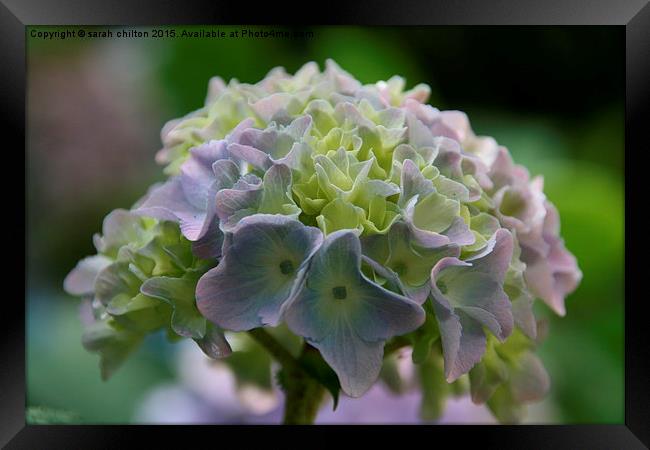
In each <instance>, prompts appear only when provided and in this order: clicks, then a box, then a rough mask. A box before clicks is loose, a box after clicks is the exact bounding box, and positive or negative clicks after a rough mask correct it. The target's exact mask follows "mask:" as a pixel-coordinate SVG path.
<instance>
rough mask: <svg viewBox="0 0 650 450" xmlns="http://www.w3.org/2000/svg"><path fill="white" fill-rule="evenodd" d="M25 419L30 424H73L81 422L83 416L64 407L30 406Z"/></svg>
mask: <svg viewBox="0 0 650 450" xmlns="http://www.w3.org/2000/svg"><path fill="white" fill-rule="evenodd" d="M25 421H26V422H27V424H29V425H51V424H63V425H73V424H79V423H81V417H80V416H79V415H78V414H76V413H73V412H70V411H65V410H62V409H54V408H48V407H44V406H30V407H28V408H27V409H26V410H25Z"/></svg>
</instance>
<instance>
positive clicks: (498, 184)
mask: <svg viewBox="0 0 650 450" xmlns="http://www.w3.org/2000/svg"><path fill="white" fill-rule="evenodd" d="M489 176H490V179H491V180H492V182H493V184H494V188H495V189H501V188H502V187H503V186H517V185H522V184H525V183H527V182H528V179H529V178H530V175H529V174H528V171H527V170H526V168H525V167H523V166H520V165H516V164H515V163H514V162H513V161H512V157H511V156H510V153H509V152H508V150H507V149H506V148H505V147H500V148H499V150H498V152H497V155H496V158H495V159H494V162H493V163H492V166H490V172H489Z"/></svg>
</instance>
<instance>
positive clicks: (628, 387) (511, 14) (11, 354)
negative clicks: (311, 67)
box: [0, 0, 650, 450]
mask: <svg viewBox="0 0 650 450" xmlns="http://www.w3.org/2000/svg"><path fill="white" fill-rule="evenodd" d="M4 3H9V4H10V6H5V4H4ZM188 3H194V5H192V6H193V8H192V7H190V5H188ZM436 3H437V4H435V5H434V4H432V3H425V2H424V1H418V0H402V1H400V2H394V1H392V2H391V1H388V0H378V1H377V2H376V3H373V4H372V5H370V4H366V6H365V7H361V6H360V5H355V6H352V5H351V4H345V5H341V6H340V7H338V8H333V7H330V8H329V9H330V10H331V11H332V12H329V13H328V12H326V13H325V16H324V17H321V20H324V22H325V23H329V24H335V23H344V22H352V23H357V24H358V23H363V24H368V25H379V24H380V25H387V24H396V25H397V24H399V25H407V24H417V25H427V24H429V25H443V24H447V25H452V24H453V25H496V24H500V25H506V24H517V25H535V24H537V25H556V24H562V25H617V26H621V27H622V26H624V27H625V36H626V53H625V64H626V119H625V121H626V131H625V139H626V153H628V154H635V155H640V154H641V153H642V152H643V151H647V149H648V148H650V142H649V139H648V136H649V134H648V133H647V131H646V130H647V125H646V122H645V121H644V120H643V119H646V118H647V117H648V114H647V113H648V111H649V109H650V83H648V80H650V5H649V4H648V0H634V1H630V2H625V4H622V2H614V1H596V0H552V1H548V2H535V1H523V0H519V1H517V0H513V1H507V2H498V3H493V4H488V3H487V2H484V3H481V1H480V0H462V1H458V2H453V3H452V2H444V1H440V2H436ZM125 5H127V4H126V3H124V4H118V2H115V1H103V2H96V4H95V2H90V1H88V2H76V1H74V0H62V1H59V2H56V3H55V2H50V3H48V2H45V1H38V0H33V1H25V2H22V3H21V2H19V1H18V0H9V1H7V0H3V4H0V42H2V44H3V46H2V50H1V52H2V54H3V58H2V62H3V65H4V66H5V67H8V68H9V70H6V69H3V70H2V71H0V90H1V91H2V93H3V95H2V103H1V104H2V106H1V109H0V110H1V111H2V118H3V119H4V120H3V123H4V124H6V126H7V129H8V130H10V133H11V134H13V135H14V136H13V137H15V139H16V148H20V147H19V146H23V145H24V143H25V126H26V124H25V87H26V84H25V83H26V82H25V75H26V71H25V36H26V32H25V27H26V26H28V25H35V24H39V25H46V24H47V25H63V24H65V25H71V24H134V25H135V24H170V23H175V22H176V23H188V24H190V23H193V24H200V23H206V22H223V23H228V22H230V23H233V22H237V21H238V18H240V17H245V18H246V19H245V20H246V21H247V22H249V23H262V22H267V23H268V22H272V23H273V22H276V23H277V22H282V21H283V20H282V19H283V17H282V16H281V14H280V15H278V13H277V12H271V13H270V14H267V12H268V11H262V10H260V11H257V13H256V14H257V17H251V15H250V11H248V10H246V8H248V9H250V7H248V6H247V5H241V7H239V9H240V11H236V9H237V8H233V5H232V3H231V4H229V5H227V6H226V5H223V4H216V2H208V1H202V0H198V1H195V2H182V3H181V2H178V3H176V4H172V3H171V2H160V3H159V4H155V5H154V1H152V0H147V1H144V2H140V3H138V4H137V5H134V4H130V5H129V6H127V7H124V6H125ZM238 12H239V13H244V14H240V15H237V14H236V13H238ZM274 14H275V16H274ZM276 16H277V17H276ZM240 20H241V19H240ZM294 20H295V19H294ZM610 63H611V64H616V63H617V62H614V61H603V64H610ZM644 113H646V114H644ZM23 161H24V160H23ZM639 166H640V164H637V165H636V167H635V165H634V164H626V165H625V170H626V174H625V179H626V196H633V195H634V194H635V192H636V190H637V189H638V188H639V186H638V185H639V184H640V181H639V180H640V178H639V177H637V176H636V175H639V174H637V173H635V172H636V171H638V170H639ZM13 189H15V188H13ZM16 197H17V196H16ZM23 207H24V206H23ZM18 208H20V206H19V205H16V209H18ZM637 211H638V209H637ZM625 214H626V220H625V223H626V229H625V232H626V246H625V252H626V262H627V261H630V260H631V259H632V258H634V257H635V256H636V255H635V250H634V249H633V248H632V246H631V245H630V244H629V243H630V242H632V236H633V235H638V234H639V232H638V227H639V226H638V225H637V224H636V223H635V220H634V219H637V220H639V218H638V215H639V213H638V212H637V217H633V212H632V208H629V207H628V208H626V209H625ZM27 245H28V243H27V242H26V246H27ZM25 250H26V248H25ZM632 266H634V265H630V266H628V267H632ZM627 273H628V276H627V279H626V288H625V298H626V305H625V341H626V352H625V424H624V425H622V424H621V425H566V426H520V427H499V428H495V427H475V428H474V429H473V430H472V431H471V432H470V433H462V432H461V433H458V431H460V430H458V429H457V427H440V428H436V430H435V434H436V440H437V439H438V437H439V436H441V435H446V436H445V437H450V438H452V437H453V439H454V441H455V442H460V441H465V440H467V439H470V440H472V441H476V442H477V443H480V444H481V445H486V444H487V448H492V446H493V445H494V446H497V443H498V448H522V447H529V448H549V449H550V448H552V449H554V450H556V449H563V448H594V449H596V448H603V449H611V448H625V449H628V448H644V447H645V448H647V447H648V446H650V426H648V423H649V421H648V418H649V417H650V389H649V388H648V380H650V358H649V353H648V348H650V339H649V338H648V326H647V323H646V321H647V319H646V316H644V315H643V314H642V313H643V311H642V310H641V309H642V308H643V303H644V300H645V299H644V297H645V296H644V295H643V293H641V294H639V292H642V291H640V283H639V281H638V279H637V277H635V276H633V275H635V274H631V272H627ZM26 288H27V274H25V289H26ZM635 294H636V295H635ZM20 295H21V294H20V293H16V295H15V296H12V297H11V298H7V300H10V299H17V298H20ZM22 295H24V293H23V294H22ZM633 296H635V297H636V298H635V299H634V301H632V300H631V299H632V298H633ZM7 303H10V302H8V301H7ZM14 303H15V307H16V308H17V311H15V314H10V313H8V312H5V310H4V309H3V318H6V319H5V320H3V329H4V331H5V333H4V335H3V338H2V339H1V340H0V346H1V348H2V365H1V366H0V445H3V446H5V445H7V448H43V444H44V443H47V448H95V447H96V446H97V445H96V444H97V443H101V445H100V446H101V447H105V446H106V445H107V443H108V442H110V443H111V446H120V445H124V444H128V443H129V442H132V436H133V434H140V433H144V432H146V431H151V430H149V429H148V428H149V427H134V426H128V427H107V426H62V425H61V426H35V425H26V424H25V386H26V383H25V374H26V373H25V361H24V356H25V316H24V314H25V311H24V305H22V304H20V302H14ZM3 308H4V307H3ZM587 376H588V375H586V377H587ZM597 394H598V393H594V395H597ZM170 428H175V427H156V431H157V436H158V438H159V439H160V438H162V439H167V438H173V437H174V436H173V435H180V434H184V433H181V431H183V430H178V428H175V429H176V431H173V432H170V431H169V429H170ZM188 428H192V429H193V430H196V431H198V430H199V429H200V430H201V432H202V433H211V430H212V431H213V430H214V428H212V427H188ZM235 428H237V427H235ZM281 428H285V429H286V427H258V428H257V429H256V431H259V432H260V433H261V434H269V435H276V434H277V433H280V432H282V431H278V429H281ZM328 429H329V430H332V428H328ZM349 429H350V428H348V430H349ZM390 429H391V427H379V429H378V431H374V430H373V434H374V435H375V436H377V437H379V438H380V439H383V438H384V437H385V436H386V435H387V434H389V433H392V432H391V431H388V430H390ZM338 430H339V429H338V428H337V431H338ZM430 430H431V429H430V428H429V427H411V428H410V429H409V431H408V432H409V433H412V432H415V433H418V434H422V435H423V436H422V437H424V433H430V432H431V431H430ZM226 431H227V430H226ZM242 431H243V430H236V431H235V432H237V433H240V432H242ZM309 431H310V432H316V433H318V434H320V435H321V436H320V438H322V439H325V440H333V439H336V436H337V435H338V434H339V433H338V432H336V433H330V432H329V431H327V432H323V428H321V427H312V428H310V429H309ZM304 432H307V429H305V428H300V429H294V430H291V433H292V436H294V437H295V438H297V439H301V438H302V433H304ZM193 433H194V431H193ZM222 433H224V430H223V427H222V428H220V429H219V431H218V434H219V435H222ZM452 434H453V436H452ZM299 435H300V436H299ZM147 438H149V436H147ZM268 438H271V437H270V436H268ZM402 439H403V438H402ZM70 442H74V444H73V445H70ZM185 442H187V441H185ZM267 442H270V441H267ZM82 443H83V444H82ZM93 443H95V445H93Z"/></svg>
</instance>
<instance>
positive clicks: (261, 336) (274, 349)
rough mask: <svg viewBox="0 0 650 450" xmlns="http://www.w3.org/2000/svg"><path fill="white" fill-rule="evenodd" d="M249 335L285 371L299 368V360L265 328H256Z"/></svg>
mask: <svg viewBox="0 0 650 450" xmlns="http://www.w3.org/2000/svg"><path fill="white" fill-rule="evenodd" d="M248 334H249V335H250V336H251V337H252V338H253V339H255V341H256V342H257V343H258V344H260V345H261V346H262V347H264V349H265V350H266V351H267V352H269V354H270V355H271V356H272V357H273V358H274V359H275V360H276V361H277V362H279V363H280V364H281V365H282V367H284V368H285V369H288V368H289V367H294V366H299V364H298V360H297V359H296V358H294V357H293V355H292V354H291V353H289V351H288V350H287V349H285V348H284V347H283V346H282V345H281V344H280V343H279V342H278V341H277V340H276V339H275V338H274V337H273V336H271V335H270V334H269V333H268V332H267V331H266V330H264V329H263V328H254V329H252V330H250V331H249V332H248Z"/></svg>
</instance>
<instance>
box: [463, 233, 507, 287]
mask: <svg viewBox="0 0 650 450" xmlns="http://www.w3.org/2000/svg"><path fill="white" fill-rule="evenodd" d="M490 241H492V242H494V244H492V245H490V247H492V251H491V252H490V253H488V254H487V255H483V256H481V257H477V256H474V257H472V258H469V259H467V261H470V262H471V263H472V267H473V268H474V270H476V271H479V272H483V273H485V274H487V275H489V276H490V277H491V278H492V279H494V280H495V281H498V282H499V283H503V279H504V277H505V274H506V271H507V270H508V267H509V266H510V260H511V259H512V252H513V251H514V241H513V238H512V234H510V232H509V231H508V230H506V229H505V228H500V229H499V230H497V232H496V233H494V235H493V236H492V237H491V238H490Z"/></svg>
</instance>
